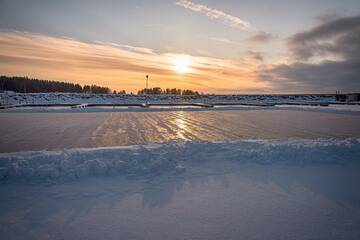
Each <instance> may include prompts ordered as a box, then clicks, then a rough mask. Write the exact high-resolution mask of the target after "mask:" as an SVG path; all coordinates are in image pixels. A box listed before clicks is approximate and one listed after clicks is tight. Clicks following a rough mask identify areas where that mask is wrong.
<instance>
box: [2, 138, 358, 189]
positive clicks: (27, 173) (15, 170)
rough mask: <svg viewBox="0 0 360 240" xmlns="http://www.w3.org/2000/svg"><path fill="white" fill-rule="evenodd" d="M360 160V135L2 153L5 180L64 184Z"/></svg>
mask: <svg viewBox="0 0 360 240" xmlns="http://www.w3.org/2000/svg"><path fill="white" fill-rule="evenodd" d="M356 160H360V139H345V140H335V139H318V140H246V141H236V142H168V143H164V144H150V145H136V146H127V147H112V148H89V149H84V148H82V149H67V150H62V151H36V152H35V151H34V152H17V153H3V154H0V182H2V183H9V182H25V183H59V182H65V181H73V180H76V179H81V178H85V177H89V176H97V175H101V176H108V175H126V176H142V175H158V174H165V173H166V174H181V173H182V172H184V171H185V170H186V169H185V168H186V165H187V164H190V163H194V162H196V163H201V162H203V161H233V162H236V163H239V164H245V163H249V164H261V165H273V164H286V165H301V166H302V165H307V164H345V163H348V162H351V161H356Z"/></svg>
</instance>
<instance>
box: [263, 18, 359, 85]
mask: <svg viewBox="0 0 360 240" xmlns="http://www.w3.org/2000/svg"><path fill="white" fill-rule="evenodd" d="M288 46H289V49H290V53H291V55H292V56H293V58H294V59H295V62H294V63H292V64H287V65H280V66H274V67H273V68H270V69H267V70H264V71H262V72H261V73H260V76H261V77H262V79H266V80H268V81H270V82H272V83H273V84H274V85H276V86H278V87H281V88H284V87H285V88H288V89H289V91H293V92H335V91H336V90H341V91H344V92H360V16H355V17H344V18H337V19H334V20H331V21H329V22H325V23H322V24H320V25H318V26H316V27H314V28H312V29H310V30H308V31H305V32H300V33H297V34H295V35H293V36H291V37H290V38H289V39H288Z"/></svg>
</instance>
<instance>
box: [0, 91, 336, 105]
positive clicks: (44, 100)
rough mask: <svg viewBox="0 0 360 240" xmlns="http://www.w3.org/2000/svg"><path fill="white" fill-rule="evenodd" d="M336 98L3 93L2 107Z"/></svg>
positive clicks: (331, 99)
mask: <svg viewBox="0 0 360 240" xmlns="http://www.w3.org/2000/svg"><path fill="white" fill-rule="evenodd" d="M335 101H336V99H335V96H334V95H202V96H176V95H148V96H141V95H130V94H127V95H122V94H81V93H14V92H6V93H0V103H1V102H2V103H3V104H85V103H87V104H94V103H98V104H108V103H113V104H138V103H144V102H150V103H206V104H211V103H259V102H261V103H264V102H266V103H290V104H291V103H301V102H325V103H329V102H335Z"/></svg>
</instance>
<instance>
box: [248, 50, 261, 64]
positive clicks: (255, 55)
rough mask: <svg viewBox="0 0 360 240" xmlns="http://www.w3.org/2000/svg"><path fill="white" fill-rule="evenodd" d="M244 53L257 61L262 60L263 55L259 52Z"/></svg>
mask: <svg viewBox="0 0 360 240" xmlns="http://www.w3.org/2000/svg"><path fill="white" fill-rule="evenodd" d="M245 55H247V56H248V57H250V58H251V59H253V60H255V61H259V62H262V61H264V57H263V55H262V53H261V52H255V51H247V52H246V53H245Z"/></svg>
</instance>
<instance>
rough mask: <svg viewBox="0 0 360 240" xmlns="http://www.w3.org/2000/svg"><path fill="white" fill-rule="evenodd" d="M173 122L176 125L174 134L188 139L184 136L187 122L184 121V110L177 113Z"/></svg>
mask: <svg viewBox="0 0 360 240" xmlns="http://www.w3.org/2000/svg"><path fill="white" fill-rule="evenodd" d="M175 124H176V126H177V128H176V129H175V131H176V136H177V137H178V138H179V139H182V140H189V138H188V137H186V136H185V134H186V132H187V130H188V128H187V123H186V121H185V115H184V112H178V113H177V115H176V118H175Z"/></svg>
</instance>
